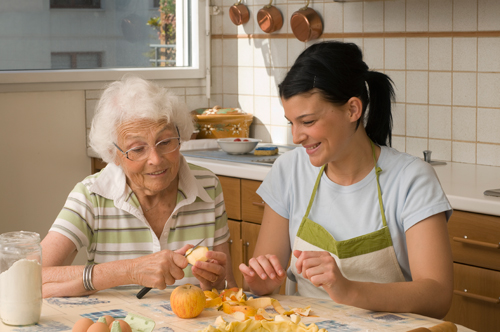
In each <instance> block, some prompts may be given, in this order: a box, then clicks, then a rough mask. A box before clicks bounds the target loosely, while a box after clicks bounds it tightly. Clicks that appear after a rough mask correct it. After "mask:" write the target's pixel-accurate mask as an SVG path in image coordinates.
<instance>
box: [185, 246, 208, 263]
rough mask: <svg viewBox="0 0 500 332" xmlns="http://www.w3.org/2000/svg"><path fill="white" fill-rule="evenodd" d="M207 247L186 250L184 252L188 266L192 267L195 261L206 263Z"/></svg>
mask: <svg viewBox="0 0 500 332" xmlns="http://www.w3.org/2000/svg"><path fill="white" fill-rule="evenodd" d="M207 252H208V248H207V247H196V248H195V249H194V250H193V248H191V249H188V251H186V258H187V261H188V263H189V264H191V265H194V264H195V263H196V262H197V261H202V262H206V261H207Z"/></svg>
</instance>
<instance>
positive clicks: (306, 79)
mask: <svg viewBox="0 0 500 332" xmlns="http://www.w3.org/2000/svg"><path fill="white" fill-rule="evenodd" d="M367 86H368V90H369V91H368V90H367ZM278 87H279V94H280V97H281V98H283V99H285V100H286V99H289V98H291V97H293V96H295V95H299V94H303V93H312V92H314V91H312V90H314V89H317V90H319V92H320V93H321V94H322V96H323V98H325V100H327V101H329V102H331V103H333V104H335V105H344V104H345V103H346V102H347V101H348V100H349V99H350V98H351V97H358V98H359V99H360V100H361V102H362V103H363V110H362V116H361V117H360V119H359V120H358V123H357V126H356V129H357V128H358V126H359V125H360V123H361V121H363V120H364V124H365V130H366V133H367V135H368V137H369V138H370V139H371V140H372V141H373V142H374V143H376V144H378V145H389V146H390V145H391V143H392V133H391V132H392V115H391V105H392V101H393V99H394V89H393V87H392V80H391V79H390V78H389V77H388V76H387V75H385V74H382V73H379V72H375V71H369V70H368V66H367V65H366V63H365V62H364V61H363V55H362V53H361V50H360V49H359V47H358V46H357V45H356V44H353V43H342V42H337V41H328V42H321V43H317V44H314V45H311V46H310V47H308V48H307V49H306V50H305V51H304V52H302V53H301V54H300V55H299V57H298V58H297V60H295V63H294V65H293V66H292V68H291V69H290V71H289V72H288V73H287V75H286V77H285V79H284V80H283V82H281V84H279V86H278ZM367 107H368V111H367Z"/></svg>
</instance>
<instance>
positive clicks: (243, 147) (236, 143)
mask: <svg viewBox="0 0 500 332" xmlns="http://www.w3.org/2000/svg"><path fill="white" fill-rule="evenodd" d="M261 141H262V140H260V139H256V138H237V137H228V138H219V139H217V143H218V144H219V146H220V147H221V149H222V150H224V151H225V152H227V153H228V154H245V153H249V152H250V151H252V150H253V149H255V147H256V146H257V144H258V143H259V142H261Z"/></svg>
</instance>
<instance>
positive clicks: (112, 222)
mask: <svg viewBox="0 0 500 332" xmlns="http://www.w3.org/2000/svg"><path fill="white" fill-rule="evenodd" d="M50 231H54V232H59V233H61V234H63V235H64V236H66V237H67V238H69V239H70V240H71V241H73V243H74V244H75V246H76V248H77V249H78V250H80V249H81V248H83V247H85V248H86V249H87V259H88V262H89V263H104V262H109V261H115V260H121V259H133V258H137V257H140V256H144V255H148V254H152V253H155V252H158V251H160V250H163V249H169V250H176V249H179V248H181V247H183V246H184V245H185V244H193V245H194V244H196V243H198V242H199V241H201V239H203V238H206V240H205V241H204V242H203V244H202V245H205V246H207V247H208V248H209V249H212V248H213V247H214V246H216V245H219V244H222V243H224V242H226V241H227V240H228V239H229V228H228V226H227V215H226V209H225V205H224V197H223V194H222V187H221V185H220V182H219V179H218V178H217V177H216V176H215V174H213V173H212V172H211V171H209V170H207V169H205V168H203V167H199V166H196V165H193V164H188V163H187V162H186V160H185V159H184V157H181V161H180V167H179V184H178V189H177V204H176V207H175V209H174V211H173V213H172V215H171V216H170V217H169V218H168V220H167V221H166V223H165V227H164V229H163V233H162V234H161V236H160V238H158V237H157V236H156V234H155V233H154V232H153V230H152V228H151V227H150V225H149V223H148V221H147V220H146V218H145V217H144V213H143V211H142V208H141V206H140V204H139V200H138V199H137V196H136V195H135V194H134V192H133V191H132V190H131V189H130V187H129V186H128V185H127V183H126V177H125V173H124V172H123V170H122V169H121V168H120V167H118V166H116V165H114V164H108V165H107V166H106V167H105V168H104V169H103V170H102V171H101V172H99V173H96V174H94V175H91V176H88V177H87V178H85V179H84V180H83V181H82V182H79V183H78V184H77V185H76V186H75V188H74V189H73V191H71V193H70V194H69V196H68V198H67V200H66V203H65V204H64V207H63V209H62V211H61V212H60V213H59V215H58V216H57V219H56V221H55V222H54V224H53V225H52V227H51V228H50ZM184 272H185V277H186V278H184V279H183V280H181V281H178V283H179V284H184V283H187V282H190V283H193V284H198V281H197V280H196V279H195V278H194V277H192V274H191V267H190V265H189V266H188V267H187V268H186V269H185V270H184ZM176 284H177V283H176Z"/></svg>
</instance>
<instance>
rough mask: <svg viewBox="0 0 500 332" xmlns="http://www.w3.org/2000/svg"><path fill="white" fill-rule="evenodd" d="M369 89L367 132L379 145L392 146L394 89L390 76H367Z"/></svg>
mask: <svg viewBox="0 0 500 332" xmlns="http://www.w3.org/2000/svg"><path fill="white" fill-rule="evenodd" d="M366 83H367V84H368V88H369V101H368V112H367V113H365V130H366V134H367V135H368V137H370V139H371V140H372V141H373V142H374V143H376V144H378V145H388V146H391V145H392V111H391V106H392V102H393V101H394V88H393V87H392V80H391V79H390V78H389V76H387V75H385V74H382V73H379V72H377V71H369V72H368V73H367V75H366Z"/></svg>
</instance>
